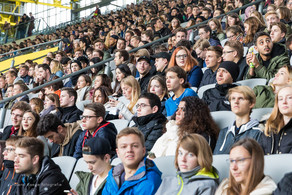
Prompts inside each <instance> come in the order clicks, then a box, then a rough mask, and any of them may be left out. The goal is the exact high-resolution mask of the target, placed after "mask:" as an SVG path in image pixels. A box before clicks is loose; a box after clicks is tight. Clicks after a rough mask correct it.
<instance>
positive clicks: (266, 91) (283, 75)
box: [253, 65, 292, 108]
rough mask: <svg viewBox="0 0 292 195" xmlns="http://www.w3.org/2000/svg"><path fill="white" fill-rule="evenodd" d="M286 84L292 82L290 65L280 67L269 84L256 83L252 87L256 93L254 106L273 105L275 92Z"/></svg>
mask: <svg viewBox="0 0 292 195" xmlns="http://www.w3.org/2000/svg"><path fill="white" fill-rule="evenodd" d="M288 84H289V85H291V84H292V68H291V66H290V65H288V66H283V67H282V68H280V69H279V70H278V72H277V73H276V75H275V78H274V80H273V81H272V83H271V84H269V86H268V85H258V86H256V87H254V88H253V91H254V92H255V95H256V104H255V107H254V108H266V107H273V106H274V102H275V94H277V93H278V91H279V90H280V89H281V88H282V87H283V86H286V85H288Z"/></svg>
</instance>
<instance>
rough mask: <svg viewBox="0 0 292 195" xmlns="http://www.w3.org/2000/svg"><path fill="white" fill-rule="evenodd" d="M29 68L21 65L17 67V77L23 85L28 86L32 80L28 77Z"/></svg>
mask: <svg viewBox="0 0 292 195" xmlns="http://www.w3.org/2000/svg"><path fill="white" fill-rule="evenodd" d="M28 71H29V68H28V66H27V65H22V66H20V67H19V76H20V79H21V80H23V82H24V83H25V84H27V85H28V84H30V83H31V82H32V80H33V78H32V77H30V76H29V75H28Z"/></svg>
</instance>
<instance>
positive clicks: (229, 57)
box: [222, 40, 248, 81]
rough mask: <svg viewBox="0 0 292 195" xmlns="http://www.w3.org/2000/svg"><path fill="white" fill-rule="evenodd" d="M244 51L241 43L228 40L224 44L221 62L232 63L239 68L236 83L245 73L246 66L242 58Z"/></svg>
mask: <svg viewBox="0 0 292 195" xmlns="http://www.w3.org/2000/svg"><path fill="white" fill-rule="evenodd" d="M243 53H244V49H243V45H242V43H240V42H239V41H236V40H228V41H226V42H225V44H224V48H223V52H222V58H223V61H232V62H234V63H236V64H237V65H238V67H239V75H238V77H237V79H236V81H241V80H243V79H244V76H245V75H246V73H247V70H248V65H247V64H246V61H245V58H244V57H243Z"/></svg>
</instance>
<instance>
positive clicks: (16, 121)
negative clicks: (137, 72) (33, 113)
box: [0, 101, 31, 140]
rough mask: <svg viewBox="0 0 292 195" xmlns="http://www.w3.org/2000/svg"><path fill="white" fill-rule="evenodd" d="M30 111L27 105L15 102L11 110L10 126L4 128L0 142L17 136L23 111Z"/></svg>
mask: <svg viewBox="0 0 292 195" xmlns="http://www.w3.org/2000/svg"><path fill="white" fill-rule="evenodd" d="M28 110H31V107H30V105H29V104H28V103H26V102H23V101H20V102H16V103H15V104H14V105H13V106H12V108H11V121H12V125H8V126H6V127H5V128H4V130H3V133H1V134H0V139H1V140H7V139H8V138H10V137H11V136H15V135H17V134H18V130H19V128H20V124H21V121H22V116H23V113H24V112H25V111H28Z"/></svg>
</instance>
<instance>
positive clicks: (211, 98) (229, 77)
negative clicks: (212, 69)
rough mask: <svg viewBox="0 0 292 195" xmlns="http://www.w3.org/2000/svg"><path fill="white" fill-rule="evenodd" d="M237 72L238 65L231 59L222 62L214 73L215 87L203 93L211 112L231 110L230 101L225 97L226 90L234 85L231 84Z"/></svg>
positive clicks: (234, 80)
mask: <svg viewBox="0 0 292 195" xmlns="http://www.w3.org/2000/svg"><path fill="white" fill-rule="evenodd" d="M238 74H239V67H238V65H237V64H236V63H234V62H231V61H225V62H222V63H221V64H220V65H219V68H218V70H217V73H216V81H217V83H216V85H215V88H211V89H208V90H206V91H205V92H204V94H203V98H202V99H203V100H204V101H205V102H206V104H207V105H208V106H209V109H210V111H211V112H213V111H222V110H231V107H230V103H229V101H228V99H227V98H226V95H227V93H228V90H229V89H231V88H233V87H236V86H237V85H235V84H233V82H236V79H237V77H238Z"/></svg>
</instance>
